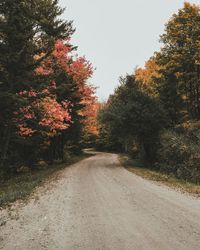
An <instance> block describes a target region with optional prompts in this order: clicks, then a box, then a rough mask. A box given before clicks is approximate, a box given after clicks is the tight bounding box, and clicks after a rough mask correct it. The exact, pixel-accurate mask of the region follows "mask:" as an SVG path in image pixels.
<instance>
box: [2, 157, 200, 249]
mask: <svg viewBox="0 0 200 250" xmlns="http://www.w3.org/2000/svg"><path fill="white" fill-rule="evenodd" d="M37 192H39V191H37ZM16 206H17V205H15V207H14V212H12V215H15V217H16V219H15V218H12V219H8V221H7V223H6V224H5V225H3V226H1V227H0V249H5V250H8V249H10V250H29V249H34V250H40V249H48V250H49V249H50V250H76V249H84V250H108V249H112V250H129V249H131V250H134V249H136V250H137V249H138V250H142V249H145V250H150V249H153V250H156V249H159V250H164V249H169V250H175V249H177V250H184V249H186V250H199V249H200V199H195V198H192V197H189V196H187V195H184V194H180V193H178V192H176V191H173V190H170V189H168V188H166V187H163V186H158V185H157V184H155V183H153V182H150V181H147V180H144V179H142V178H140V177H138V176H135V175H134V174H132V173H130V172H128V171H126V170H125V169H124V168H122V167H120V165H119V161H118V158H117V155H115V154H106V153H98V154H97V155H95V156H92V157H90V158H88V159H85V160H83V161H81V162H79V163H77V164H75V165H73V166H71V167H69V168H66V169H65V170H64V171H63V172H62V173H61V176H60V178H59V180H58V181H57V182H56V184H55V186H54V187H53V188H50V189H49V190H47V191H46V192H45V193H43V192H41V191H40V196H39V198H38V199H37V200H35V199H31V200H30V201H29V203H28V204H26V205H24V206H22V207H20V208H18V209H17V211H18V212H16ZM0 213H1V216H7V215H6V210H3V211H1V212H0Z"/></svg>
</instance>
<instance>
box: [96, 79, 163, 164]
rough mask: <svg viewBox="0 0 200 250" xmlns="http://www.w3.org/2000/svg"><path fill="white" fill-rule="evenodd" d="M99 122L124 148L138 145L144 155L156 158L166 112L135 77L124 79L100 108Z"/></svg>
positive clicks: (110, 136) (108, 134) (129, 148)
mask: <svg viewBox="0 0 200 250" xmlns="http://www.w3.org/2000/svg"><path fill="white" fill-rule="evenodd" d="M100 122H101V124H100V126H101V128H102V130H103V133H104V134H105V135H107V136H108V139H114V141H113V142H114V143H117V145H119V144H121V145H122V146H123V147H124V149H125V151H131V150H132V148H133V146H134V144H135V145H136V146H137V147H138V148H139V151H140V153H141V154H143V158H145V159H148V160H149V161H154V160H155V153H156V148H157V144H158V142H159V133H160V131H161V129H162V128H163V126H164V115H163V112H162V109H161V108H160V107H159V103H158V102H157V101H155V100H154V99H153V98H151V97H149V96H148V95H147V94H145V93H143V92H142V91H141V90H140V88H139V86H138V83H137V82H136V81H135V76H127V77H125V78H121V85H120V86H119V87H118V88H117V89H116V90H115V93H114V95H112V96H110V98H109V100H108V103H107V104H106V105H105V108H104V109H103V111H101V114H100ZM100 131H101V130H100ZM100 133H101V132H100Z"/></svg>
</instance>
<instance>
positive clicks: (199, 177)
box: [158, 124, 200, 183]
mask: <svg viewBox="0 0 200 250" xmlns="http://www.w3.org/2000/svg"><path fill="white" fill-rule="evenodd" d="M199 134H200V124H199V125H197V124H195V125H194V124H190V125H189V126H185V125H183V126H182V127H179V128H177V129H175V130H174V131H169V130H167V131H165V132H164V133H163V134H162V136H161V148H160V149H159V152H158V155H159V157H158V159H159V162H158V166H159V168H160V170H161V171H163V172H167V173H172V174H174V175H175V176H176V177H178V178H180V179H184V180H186V181H192V182H195V183H200V138H199Z"/></svg>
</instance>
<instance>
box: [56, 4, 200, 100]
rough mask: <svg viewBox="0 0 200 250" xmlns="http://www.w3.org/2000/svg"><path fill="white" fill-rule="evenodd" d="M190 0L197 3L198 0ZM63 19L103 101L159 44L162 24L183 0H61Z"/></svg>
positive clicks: (163, 24) (141, 64)
mask: <svg viewBox="0 0 200 250" xmlns="http://www.w3.org/2000/svg"><path fill="white" fill-rule="evenodd" d="M188 2H190V3H195V4H200V0H191V1H188ZM60 4H61V6H62V7H65V8H66V10H65V12H64V14H63V18H64V19H66V20H73V25H74V27H75V28H76V32H75V34H74V35H73V37H72V43H73V45H76V46H78V54H79V55H81V56H83V55H84V56H86V58H87V59H88V60H89V61H90V62H91V63H92V64H93V67H94V68H96V70H95V72H94V75H93V77H92V79H90V83H91V84H93V85H94V86H97V87H98V88H97V95H98V97H99V99H100V100H101V101H105V100H106V99H107V98H108V96H109V95H110V94H112V93H113V91H114V89H115V88H116V87H117V86H118V83H119V81H118V79H119V77H120V76H123V75H126V74H127V73H129V74H130V73H133V72H134V69H135V68H136V67H142V66H144V63H145V61H147V60H148V59H149V58H150V57H151V56H152V55H153V53H154V52H155V51H158V50H159V48H160V47H161V43H160V42H159V36H160V35H161V34H163V32H164V29H165V23H166V22H167V21H168V20H169V18H170V17H171V16H172V15H173V13H175V12H177V10H178V9H180V8H181V7H183V4H184V1H182V0H152V1H150V0H60Z"/></svg>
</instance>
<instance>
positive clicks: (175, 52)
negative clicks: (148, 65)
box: [158, 2, 200, 123]
mask: <svg viewBox="0 0 200 250" xmlns="http://www.w3.org/2000/svg"><path fill="white" fill-rule="evenodd" d="M161 41H162V42H163V43H164V46H163V48H162V49H161V52H160V59H159V61H158V62H159V65H160V66H161V68H162V70H161V74H162V80H161V88H160V90H161V92H160V95H161V98H163V100H166V99H168V98H169V100H170V96H171V95H172V96H174V97H175V98H174V99H177V100H178V102H174V101H173V100H172V101H170V102H171V104H173V105H176V104H177V105H176V109H177V110H179V113H182V120H183V119H188V118H191V119H199V118H200V77H199V72H200V57H199V55H200V7H199V6H197V5H192V4H190V3H187V2H186V3H185V4H184V8H183V9H180V10H179V12H178V13H177V14H174V15H173V17H172V18H171V19H170V21H169V22H168V23H167V24H166V30H165V33H164V34H163V35H162V36H161ZM166 90H167V91H166ZM169 109H171V108H170V107H169ZM179 121H180V119H179ZM177 122H178V121H177V119H175V123H177Z"/></svg>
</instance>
